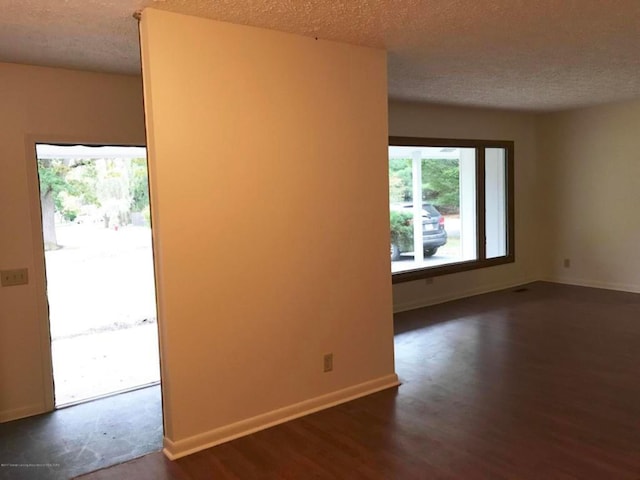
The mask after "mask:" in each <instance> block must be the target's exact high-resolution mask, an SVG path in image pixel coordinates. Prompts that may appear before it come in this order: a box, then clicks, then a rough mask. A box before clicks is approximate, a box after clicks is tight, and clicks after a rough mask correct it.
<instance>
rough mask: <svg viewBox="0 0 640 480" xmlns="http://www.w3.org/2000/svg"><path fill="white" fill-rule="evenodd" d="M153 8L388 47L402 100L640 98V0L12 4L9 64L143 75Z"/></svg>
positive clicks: (6, 19)
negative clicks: (141, 27) (142, 32)
mask: <svg viewBox="0 0 640 480" xmlns="http://www.w3.org/2000/svg"><path fill="white" fill-rule="evenodd" d="M146 6H152V7H154V8H159V9H163V10H170V11H174V12H180V13H185V14H189V15H198V16H202V17H208V18H213V19H217V20H223V21H228V22H233V23H240V24H246V25H254V26H259V27H266V28H272V29H276V30H282V31H287V32H294V33H299V34H302V35H308V36H314V37H318V38H322V39H329V40H338V41H343V42H348V43H353V44H358V45H367V46H373V47H380V48H386V49H387V50H388V51H389V95H390V97H391V98H396V99H406V100H415V101H424V102H431V103H442V104H458V105H472V106H487V107H498V108H509V109H519V110H529V111H545V110H546V111H549V110H559V109H564V108H570V107H575V106H584V105H592V104H597V103H604V102H609V101H615V100H623V99H629V98H640V48H639V47H640V0H537V1H532V0H324V1H321V0H315V1H312V0H0V61H5V62H17V63H28V64H35V65H49V66H62V67H68V68H77V69H84V70H93V71H106V72H118V73H128V74H139V71H140V63H139V48H138V36H137V24H136V21H135V20H134V19H133V18H132V13H133V12H134V11H136V10H138V9H141V8H144V7H146Z"/></svg>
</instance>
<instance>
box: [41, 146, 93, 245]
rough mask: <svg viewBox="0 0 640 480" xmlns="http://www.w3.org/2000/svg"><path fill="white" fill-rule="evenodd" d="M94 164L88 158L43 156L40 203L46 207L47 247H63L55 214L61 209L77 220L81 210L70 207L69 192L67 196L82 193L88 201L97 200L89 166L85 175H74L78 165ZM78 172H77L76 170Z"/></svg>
mask: <svg viewBox="0 0 640 480" xmlns="http://www.w3.org/2000/svg"><path fill="white" fill-rule="evenodd" d="M85 166H89V167H90V162H88V161H87V160H68V159H51V158H45V159H39V160H38V177H39V179H40V207H41V209H42V236H43V240H44V248H45V250H56V249H58V248H60V245H58V239H57V236H56V226H55V214H56V212H59V213H60V214H62V216H63V217H64V218H66V219H67V220H73V219H74V218H75V216H76V215H77V214H78V212H77V210H75V209H74V210H72V209H69V208H67V206H66V205H65V201H64V200H65V194H67V196H74V197H81V198H83V200H84V201H86V200H89V201H97V200H96V199H95V195H92V187H91V185H90V184H89V183H88V182H87V178H90V177H91V175H90V174H89V175H87V174H86V172H90V169H89V170H86V171H85V170H84V169H82V175H81V176H80V177H78V178H75V177H77V175H72V174H71V172H73V170H74V169H77V168H78V167H85ZM74 173H75V172H74Z"/></svg>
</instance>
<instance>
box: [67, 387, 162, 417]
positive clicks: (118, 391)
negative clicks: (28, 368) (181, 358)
mask: <svg viewBox="0 0 640 480" xmlns="http://www.w3.org/2000/svg"><path fill="white" fill-rule="evenodd" d="M156 385H160V381H159V380H158V381H155V382H150V383H145V384H143V385H137V386H135V387H130V388H125V389H123V390H117V391H115V392H109V393H104V394H102V395H96V396H95V397H89V398H84V399H82V400H77V401H74V402H67V403H62V404H60V405H56V406H55V410H60V409H63V408H68V407H75V406H76V405H82V404H83V403H89V402H93V401H96V400H102V399H103V398H109V397H114V396H116V395H121V394H123V393H129V392H135V391H136V390H142V389H143V388H149V387H155V386H156Z"/></svg>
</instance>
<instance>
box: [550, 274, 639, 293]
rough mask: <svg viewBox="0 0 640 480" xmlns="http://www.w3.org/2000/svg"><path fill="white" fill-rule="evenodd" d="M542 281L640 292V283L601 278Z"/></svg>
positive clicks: (555, 278)
mask: <svg viewBox="0 0 640 480" xmlns="http://www.w3.org/2000/svg"><path fill="white" fill-rule="evenodd" d="M542 281H543V282H551V283H560V284H563V285H575V286H576V287H591V288H602V289H604V290H616V291H619V292H629V293H640V284H634V283H617V282H602V281H599V280H584V279H579V278H571V277H545V278H543V279H542Z"/></svg>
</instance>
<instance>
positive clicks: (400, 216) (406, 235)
mask: <svg viewBox="0 0 640 480" xmlns="http://www.w3.org/2000/svg"><path fill="white" fill-rule="evenodd" d="M412 220H413V214H412V213H411V212H395V211H393V210H392V211H391V212H389V222H390V224H391V243H395V244H396V245H398V246H399V247H400V250H401V251H407V250H413V223H412Z"/></svg>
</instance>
